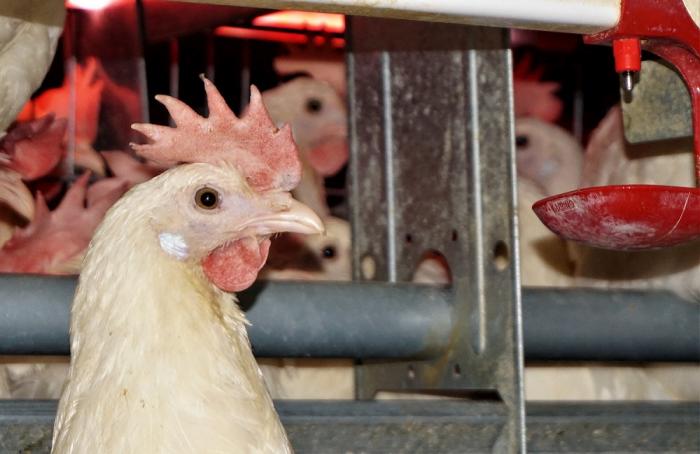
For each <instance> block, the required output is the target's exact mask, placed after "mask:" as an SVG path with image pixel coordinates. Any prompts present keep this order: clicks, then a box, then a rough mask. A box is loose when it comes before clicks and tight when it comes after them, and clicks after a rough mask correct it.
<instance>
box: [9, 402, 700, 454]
mask: <svg viewBox="0 0 700 454" xmlns="http://www.w3.org/2000/svg"><path fill="white" fill-rule="evenodd" d="M275 407H276V408H277V411H278V412H279V414H280V418H281V419H282V423H283V424H284V426H285V429H286V430H287V433H288V435H289V439H290V441H291V443H292V446H293V447H294V451H295V452H296V453H297V454H311V453H321V454H328V453H342V452H356V453H359V452H362V453H367V454H387V453H392V454H400V453H405V454H436V453H440V454H451V453H453V454H457V453H459V454H461V453H465V452H481V453H483V452H489V451H491V450H492V446H493V443H494V441H495V440H496V438H497V437H498V434H499V431H500V428H501V426H502V425H503V423H504V422H505V420H506V415H505V413H504V411H503V406H502V405H497V404H493V403H488V402H474V401H445V400H440V401H425V400H423V401H380V402H357V401H355V402H353V401H344V402H338V401H336V402H311V401H277V402H275ZM55 414H56V402H47V401H0V452H2V453H17V452H32V453H33V454H41V453H48V452H49V446H50V443H51V433H52V429H53V419H54V415H55ZM699 417H700V411H699V408H698V406H697V405H693V404H687V403H685V404H684V403H676V404H668V403H657V404H648V403H627V404H611V403H587V404H582V403H578V404H571V403H557V404H544V403H532V404H529V405H528V414H527V431H528V440H527V448H528V452H533V453H534V452H542V453H554V452H608V453H610V452H615V453H628V452H645V453H651V452H658V453H669V452H673V453H696V452H698V451H699V450H700V437H698V433H697V424H698V423H697V421H698V418H699ZM498 452H503V451H498Z"/></svg>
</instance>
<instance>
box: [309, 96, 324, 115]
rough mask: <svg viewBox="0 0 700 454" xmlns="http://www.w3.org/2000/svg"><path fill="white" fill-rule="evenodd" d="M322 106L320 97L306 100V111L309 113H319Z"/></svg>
mask: <svg viewBox="0 0 700 454" xmlns="http://www.w3.org/2000/svg"><path fill="white" fill-rule="evenodd" d="M322 108H323V103H322V102H321V100H320V99H317V98H311V99H309V100H308V101H306V111H307V112H309V113H319V112H320V111H321V109H322Z"/></svg>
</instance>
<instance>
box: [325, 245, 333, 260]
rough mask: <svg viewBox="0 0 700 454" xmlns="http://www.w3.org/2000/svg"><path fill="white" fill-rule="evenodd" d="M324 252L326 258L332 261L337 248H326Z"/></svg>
mask: <svg viewBox="0 0 700 454" xmlns="http://www.w3.org/2000/svg"><path fill="white" fill-rule="evenodd" d="M322 252H323V257H324V258H327V259H332V258H333V257H335V248H334V247H333V246H326V247H324V248H323V251H322Z"/></svg>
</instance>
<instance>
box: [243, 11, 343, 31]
mask: <svg viewBox="0 0 700 454" xmlns="http://www.w3.org/2000/svg"><path fill="white" fill-rule="evenodd" d="M253 25H255V26H258V27H277V28H287V29H292V30H308V31H318V32H326V33H343V32H344V31H345V16H343V15H342V14H328V13H313V12H308V11H277V12H274V13H270V14H265V15H262V16H258V17H256V18H255V19H253Z"/></svg>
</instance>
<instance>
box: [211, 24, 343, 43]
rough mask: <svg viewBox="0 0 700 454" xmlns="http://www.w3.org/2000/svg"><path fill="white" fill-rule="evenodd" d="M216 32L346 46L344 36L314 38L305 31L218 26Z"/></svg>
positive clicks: (251, 37)
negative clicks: (304, 32) (305, 33)
mask: <svg viewBox="0 0 700 454" xmlns="http://www.w3.org/2000/svg"><path fill="white" fill-rule="evenodd" d="M214 34H215V35H216V36H222V37H225V38H238V39H256V40H260V41H276V42H280V43H289V44H314V45H316V46H324V45H326V44H327V43H330V45H331V47H335V48H339V49H341V48H343V47H345V40H344V39H343V38H330V39H329V38H327V37H325V36H314V37H313V38H310V37H309V36H307V35H304V34H303V33H294V32H281V31H280V32H278V31H272V30H259V29H255V28H242V27H228V26H223V27H216V29H215V30H214Z"/></svg>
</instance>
